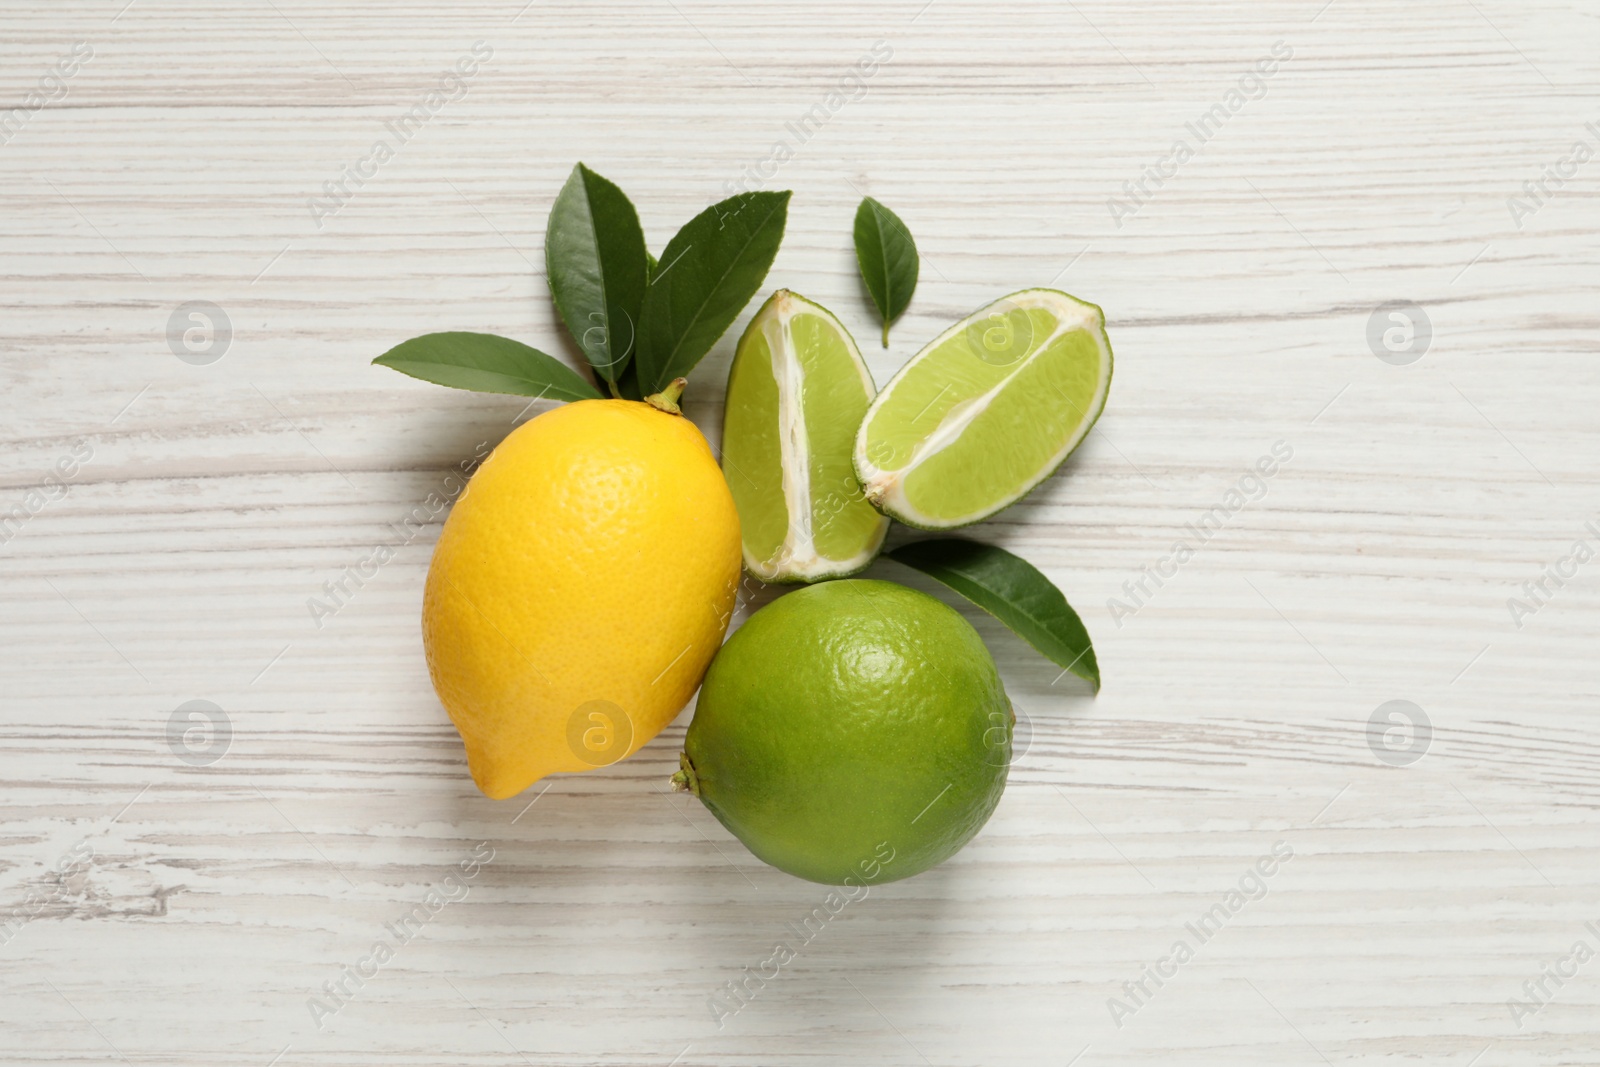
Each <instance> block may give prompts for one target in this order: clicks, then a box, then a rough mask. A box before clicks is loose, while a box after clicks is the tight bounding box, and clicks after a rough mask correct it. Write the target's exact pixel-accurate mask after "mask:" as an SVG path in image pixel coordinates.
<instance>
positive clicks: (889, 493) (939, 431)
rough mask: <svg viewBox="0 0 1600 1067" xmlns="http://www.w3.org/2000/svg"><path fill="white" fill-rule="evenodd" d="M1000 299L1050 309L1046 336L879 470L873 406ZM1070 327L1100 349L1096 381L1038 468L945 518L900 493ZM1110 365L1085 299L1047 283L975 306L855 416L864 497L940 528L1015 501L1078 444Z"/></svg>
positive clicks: (1094, 311) (1097, 319) (1100, 323)
mask: <svg viewBox="0 0 1600 1067" xmlns="http://www.w3.org/2000/svg"><path fill="white" fill-rule="evenodd" d="M1001 304H1009V305H1011V306H1012V307H1015V308H1020V309H1024V310H1026V309H1030V308H1043V309H1045V310H1047V311H1049V312H1051V313H1052V314H1053V315H1055V317H1056V327H1055V330H1054V331H1053V332H1051V334H1050V336H1048V337H1046V338H1045V339H1044V340H1043V341H1041V342H1039V343H1038V344H1036V345H1034V347H1033V350H1032V351H1030V352H1029V353H1028V355H1027V358H1025V359H1023V360H1021V361H1020V362H1018V363H1017V364H1016V366H1015V367H1013V368H1012V369H1011V372H1010V373H1009V374H1007V375H1006V376H1005V377H1004V378H1002V379H1000V381H999V382H998V383H996V384H995V385H994V386H993V387H992V388H991V389H989V390H988V391H987V392H985V393H983V394H982V395H980V396H976V397H972V398H970V399H968V400H964V401H962V402H960V403H958V404H956V405H955V406H954V407H952V408H951V409H950V410H949V411H948V412H946V413H945V415H944V418H943V419H941V420H940V422H939V425H938V426H936V427H934V429H933V432H932V433H930V434H928V436H927V437H925V438H923V439H922V440H921V441H920V442H918V443H917V445H916V447H915V448H914V449H913V450H912V453H911V456H910V458H909V459H907V461H906V462H905V464H904V465H903V466H900V467H897V468H895V469H893V470H885V469H884V468H882V467H879V466H878V465H877V464H876V463H874V462H872V460H871V459H870V458H869V457H868V456H867V427H868V426H869V425H871V423H872V420H873V419H874V418H875V417H876V416H877V414H878V410H879V409H880V408H881V407H882V406H883V405H884V404H886V403H888V402H889V399H890V397H892V396H893V395H894V391H895V387H896V386H897V385H898V384H899V383H900V381H901V380H902V379H903V378H904V377H905V375H906V372H907V371H908V370H910V368H911V367H913V366H914V365H915V364H917V363H918V362H919V361H920V360H921V359H922V358H923V357H924V356H926V355H928V354H929V353H931V352H933V351H935V350H936V349H938V348H939V346H940V345H943V344H944V343H945V342H946V341H948V340H950V338H952V337H954V336H955V335H956V334H957V333H959V332H961V331H963V330H965V329H966V328H967V327H968V325H969V324H970V323H972V322H973V321H974V320H976V319H977V318H979V317H980V316H982V315H984V314H985V313H986V312H988V311H989V310H990V309H991V308H994V307H997V306H999V305H1001ZM1073 330H1085V331H1087V332H1088V333H1089V334H1090V336H1092V337H1093V338H1094V341H1095V348H1096V349H1097V350H1098V351H1099V353H1100V381H1099V384H1098V386H1097V387H1096V389H1095V394H1094V396H1093V397H1092V398H1091V399H1090V402H1089V407H1088V410H1087V411H1086V412H1084V413H1083V414H1084V417H1083V419H1082V420H1081V421H1080V422H1079V424H1078V427H1077V429H1076V431H1075V432H1073V433H1072V434H1070V435H1069V436H1068V437H1067V439H1066V441H1065V442H1063V444H1062V446H1061V448H1060V449H1058V450H1057V451H1056V452H1055V454H1054V455H1052V456H1051V457H1050V459H1049V460H1048V461H1046V462H1045V463H1044V464H1043V466H1041V467H1040V469H1039V470H1038V471H1036V472H1035V473H1034V474H1033V475H1032V476H1030V477H1029V478H1028V479H1027V480H1026V481H1025V482H1024V484H1023V485H1021V486H1020V487H1019V488H1018V489H1017V491H1016V492H1015V493H1013V494H1011V495H1010V496H1008V497H1006V498H1005V499H1004V500H1002V501H1000V502H999V503H997V504H995V505H992V506H989V507H985V508H984V509H983V510H982V511H978V512H974V513H972V514H970V515H963V516H959V517H957V518H954V519H950V518H935V517H933V516H930V515H926V514H924V513H922V512H920V511H918V510H917V509H916V508H915V507H913V506H912V504H911V502H910V501H909V500H908V499H907V498H906V493H905V481H906V478H907V477H908V476H909V475H910V473H911V472H912V471H914V470H916V469H917V468H918V467H920V466H921V465H922V464H923V463H925V462H927V460H928V459H929V458H931V457H932V456H934V455H937V454H938V453H940V452H942V451H944V450H945V449H946V448H948V447H949V446H950V445H951V444H953V443H954V442H955V441H956V440H958V439H959V438H960V437H961V435H962V433H963V432H965V431H966V429H967V428H968V427H969V426H971V425H972V423H973V421H974V420H976V419H977V418H978V416H979V415H982V414H983V413H984V412H985V411H986V410H988V408H989V405H990V404H991V403H993V401H994V398H995V397H997V396H999V395H1000V393H1001V392H1003V391H1004V390H1005V389H1006V388H1007V387H1009V386H1010V385H1011V384H1012V382H1014V381H1015V380H1016V378H1017V375H1019V374H1020V373H1021V372H1022V370H1023V368H1025V367H1027V366H1028V365H1029V364H1030V363H1032V362H1033V361H1034V360H1035V359H1037V358H1038V357H1039V356H1040V354H1042V353H1043V352H1045V351H1046V350H1047V349H1048V348H1049V347H1050V345H1051V344H1053V343H1054V342H1055V341H1056V339H1057V338H1059V337H1061V336H1062V335H1064V334H1066V333H1070V332H1071V331H1073ZM1110 366H1111V349H1110V347H1109V346H1108V345H1107V343H1106V338H1105V322H1104V319H1103V317H1102V316H1101V314H1100V310H1099V309H1098V308H1096V307H1095V306H1094V305H1092V304H1086V303H1084V302H1082V301H1080V300H1076V299H1074V298H1073V297H1070V296H1068V295H1067V294H1066V293H1061V292H1057V291H1055V290H1052V289H1027V290H1023V291H1022V292H1020V293H1012V294H1011V295H1010V296H1007V297H1002V298H1001V299H999V300H996V301H995V302H994V303H992V304H988V305H985V306H984V307H982V308H979V309H978V310H977V311H975V312H973V313H972V314H971V315H968V316H967V317H966V318H964V319H962V320H961V321H960V322H957V323H956V324H955V325H954V326H951V327H950V328H949V329H948V330H946V331H944V333H942V334H940V335H939V336H938V337H935V338H934V339H933V340H932V341H930V342H928V344H926V345H924V346H923V348H922V351H920V352H918V353H917V354H916V355H915V356H913V357H911V359H910V361H909V362H907V363H906V365H905V366H904V367H902V368H901V369H900V371H899V372H898V373H897V374H896V375H895V376H894V377H893V378H891V379H890V380H889V384H888V385H886V386H884V387H883V391H882V392H881V393H879V394H878V396H877V398H876V399H874V400H873V402H872V404H871V405H869V406H868V408H867V413H866V415H865V417H863V418H862V420H861V430H860V432H859V433H857V435H856V445H855V456H854V458H855V467H856V473H857V474H858V475H859V476H860V478H861V485H862V488H863V490H864V492H865V493H866V497H867V499H868V500H870V501H871V502H872V503H873V504H874V505H875V506H876V507H877V508H879V509H880V510H881V511H884V512H886V513H887V514H890V515H893V516H894V517H895V518H897V519H900V520H901V521H902V522H905V523H908V524H910V525H913V526H918V527H922V528H925V529H942V528H949V527H954V526H962V525H965V524H967V523H969V522H976V521H977V520H979V519H981V518H984V517H985V516H988V515H992V514H994V513H995V512H997V511H999V510H1000V509H1002V508H1004V507H1006V506H1008V505H1010V504H1012V503H1015V502H1016V501H1017V500H1020V499H1021V498H1022V497H1024V496H1026V495H1027V494H1028V492H1029V491H1030V490H1031V489H1033V487H1034V486H1036V485H1038V484H1039V483H1040V482H1041V481H1043V480H1044V479H1045V478H1046V477H1048V476H1049V474H1050V472H1051V471H1053V470H1055V469H1056V467H1057V466H1059V465H1060V463H1061V461H1062V460H1064V459H1066V458H1067V456H1068V455H1069V454H1070V453H1071V452H1072V450H1073V449H1075V448H1077V447H1078V445H1079V443H1081V442H1082V440H1083V438H1084V437H1085V436H1086V435H1087V434H1088V433H1089V431H1090V429H1092V428H1093V426H1094V421H1095V419H1096V418H1097V417H1098V416H1099V414H1100V411H1101V409H1102V408H1103V407H1104V406H1105V401H1106V392H1107V390H1108V389H1109V387H1110V384H1111V375H1110V373H1109V370H1110Z"/></svg>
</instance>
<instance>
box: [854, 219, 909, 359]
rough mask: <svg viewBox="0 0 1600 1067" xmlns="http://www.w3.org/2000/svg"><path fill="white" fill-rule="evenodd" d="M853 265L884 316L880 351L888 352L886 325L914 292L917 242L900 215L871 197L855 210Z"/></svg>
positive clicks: (898, 315)
mask: <svg viewBox="0 0 1600 1067" xmlns="http://www.w3.org/2000/svg"><path fill="white" fill-rule="evenodd" d="M856 263H858V264H859V265H860V267H861V280H862V281H863V282H865V283H866V285H867V295H868V296H870V297H872V302H873V303H874V304H876V305H878V314H879V315H881V316H883V347H884V348H888V347H889V324H890V323H891V322H893V321H894V320H895V319H898V318H899V317H900V315H901V313H902V312H904V311H905V309H906V307H907V305H909V304H910V303H911V294H912V293H914V292H916V290H917V270H918V259H917V242H915V241H913V240H912V239H911V231H910V230H908V229H906V224H905V223H903V222H901V221H900V216H899V215H896V214H895V213H894V212H892V211H890V210H889V209H888V208H886V207H884V206H883V205H882V204H880V203H878V202H877V201H876V200H874V199H872V197H870V196H869V197H867V198H866V199H864V200H862V201H861V206H860V207H858V208H856Z"/></svg>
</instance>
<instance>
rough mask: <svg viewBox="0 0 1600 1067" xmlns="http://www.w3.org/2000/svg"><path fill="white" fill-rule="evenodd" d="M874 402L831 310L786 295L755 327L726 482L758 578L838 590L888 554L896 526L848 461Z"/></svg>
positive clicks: (741, 364) (739, 363)
mask: <svg viewBox="0 0 1600 1067" xmlns="http://www.w3.org/2000/svg"><path fill="white" fill-rule="evenodd" d="M872 394H873V384H872V375H871V374H870V373H868V371H867V365H866V363H864V362H863V361H862V359H861V351H860V349H858V348H856V343H855V341H854V340H853V339H852V338H851V336H850V333H849V331H848V330H846V329H845V328H844V325H843V324H842V323H840V322H839V320H838V319H836V318H834V317H833V314H832V312H830V311H828V309H827V308H824V307H822V306H821V305H820V304H814V303H812V302H811V301H809V300H807V299H806V298H805V297H803V296H800V295H799V294H798V293H791V292H789V291H788V290H787V289H779V290H778V291H777V292H776V293H773V294H772V297H771V299H769V300H768V301H767V302H766V303H765V304H763V305H761V310H760V311H758V312H756V315H755V318H753V319H751V320H750V325H749V326H748V327H746V328H745V331H744V336H743V337H741V338H739V348H738V351H737V352H736V353H735V354H734V357H733V367H732V369H731V370H730V371H729V372H728V396H727V408H726V410H725V411H724V414H723V421H722V471H723V474H725V475H726V476H727V479H728V487H729V488H730V489H731V490H733V502H734V504H735V505H736V506H737V507H738V509H739V526H740V529H741V531H742V533H743V538H744V565H745V567H747V568H748V569H749V571H750V573H751V574H753V575H755V576H756V577H757V578H760V579H761V580H762V581H765V582H815V581H818V580H820V579H823V578H838V577H841V576H843V575H846V574H854V573H855V572H856V571H859V570H861V569H862V568H863V567H865V566H866V565H867V564H869V563H871V562H872V559H873V557H874V556H876V555H877V554H878V549H879V548H881V547H882V545H883V536H884V534H885V533H887V532H888V530H889V520H888V519H886V518H884V517H883V516H882V515H880V514H878V512H877V511H876V510H875V509H874V508H873V507H872V505H871V504H869V503H867V501H866V498H865V497H864V496H863V495H862V493H861V485H860V483H858V482H857V481H856V475H855V470H854V469H853V467H852V465H851V459H850V452H851V449H852V448H854V446H855V439H856V429H857V428H858V427H859V426H860V425H861V416H862V415H863V414H865V413H866V410H867V405H868V404H869V403H871V402H872Z"/></svg>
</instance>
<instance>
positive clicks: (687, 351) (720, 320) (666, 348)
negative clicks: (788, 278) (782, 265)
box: [636, 192, 789, 394]
mask: <svg viewBox="0 0 1600 1067" xmlns="http://www.w3.org/2000/svg"><path fill="white" fill-rule="evenodd" d="M788 213H789V194H788V193H787V192H782V193H766V192H762V193H740V194H738V195H737V196H730V197H729V198H728V199H726V200H724V201H722V202H721V203H718V204H712V205H711V206H710V207H708V208H706V209H705V210H704V211H702V212H700V214H698V215H696V216H695V217H694V218H692V219H690V220H689V221H688V222H687V223H686V224H685V225H684V227H683V229H681V230H679V231H678V233H677V235H676V236H675V237H673V238H672V240H671V241H669V242H667V247H666V248H665V249H664V250H663V251H662V253H661V265H660V266H659V267H657V268H656V269H655V270H653V271H652V272H651V276H650V285H649V288H647V289H646V290H645V294H644V317H643V319H642V321H641V322H640V324H639V354H638V356H637V357H636V362H637V364H638V371H639V388H640V389H641V390H642V391H643V392H644V393H646V394H650V393H656V392H659V391H660V390H661V389H662V388H663V387H664V386H665V385H666V384H667V383H668V382H670V381H672V379H674V378H678V377H682V376H684V375H687V374H688V373H689V371H690V370H692V369H693V368H694V365H695V364H696V363H699V362H700V359H701V357H702V356H704V355H705V354H706V353H707V352H709V351H710V350H711V346H712V345H714V344H716V343H717V338H719V337H721V336H722V335H723V333H724V332H726V330H727V329H728V327H729V326H731V325H733V320H734V319H736V318H738V317H739V312H741V311H743V310H744V306H745V305H746V304H748V303H749V302H750V298H751V297H752V296H754V295H755V294H756V290H757V289H760V288H761V283H762V281H763V280H765V278H766V276H767V269H768V268H769V267H771V266H772V260H773V258H774V257H775V256H777V254H778V245H779V244H781V243H782V241H783V226H784V223H785V221H787V218H788Z"/></svg>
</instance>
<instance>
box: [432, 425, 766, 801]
mask: <svg viewBox="0 0 1600 1067" xmlns="http://www.w3.org/2000/svg"><path fill="white" fill-rule="evenodd" d="M656 399H658V400H659V399H660V398H656ZM664 406H665V407H667V408H672V409H673V410H672V411H667V410H661V409H658V408H657V407H654V406H652V405H651V404H650V403H644V402H639V401H633V400H580V401H578V402H576V403H572V404H567V405H565V406H563V407H559V408H556V409H555V410H553V411H549V412H546V413H545V414H543V415H540V416H539V417H538V418H535V419H533V420H531V421H529V422H527V423H525V424H524V425H522V426H520V427H518V428H517V429H516V430H515V431H514V432H513V433H512V434H511V435H510V436H509V437H507V438H506V439H505V440H504V441H502V442H501V443H500V445H499V447H497V448H496V449H495V450H494V451H493V452H492V453H491V454H490V456H489V458H488V459H487V460H485V461H484V463H483V466H482V467H480V468H479V469H478V471H477V473H475V474H474V475H473V476H472V480H471V481H470V482H469V483H468V485H467V488H466V490H465V492H463V493H462V495H461V498H460V500H458V501H457V503H456V505H455V508H454V509H453V510H452V511H451V513H450V517H449V519H448V520H447V521H446V522H445V525H444V531H443V533H442V534H440V537H439V544H438V546H437V547H436V548H435V549H434V553H433V563H432V565H431V566H430V567H429V569H428V584H427V589H426V592H425V594H424V597H423V607H422V638H423V643H424V645H425V646H426V648H427V654H428V671H429V673H430V674H431V675H432V676H433V686H434V689H435V690H436V691H437V692H438V694H439V699H440V701H442V702H443V704H444V706H445V709H446V710H447V711H449V713H450V718H451V719H452V720H453V721H454V722H455V724H456V729H457V730H459V731H460V733H461V740H462V741H463V742H464V743H465V745H466V750H467V765H468V767H469V768H470V769H471V771H472V778H473V780H474V781H475V782H477V784H478V788H479V789H481V790H483V792H484V793H485V794H486V795H487V796H490V797H494V798H496V799H499V798H502V797H509V796H513V795H514V794H516V793H519V792H521V791H522V790H524V789H526V788H527V787H528V786H529V785H530V784H531V783H533V782H535V781H537V780H538V779H540V778H542V777H544V776H545V775H547V774H550V773H553V772H556V771H585V770H590V769H592V768H594V767H600V766H605V765H607V764H610V763H614V762H616V761H617V760H619V759H622V758H624V757H626V756H628V755H631V754H632V753H633V752H634V751H636V750H637V749H638V748H639V747H640V746H642V745H644V744H645V743H646V742H647V741H649V740H650V739H651V738H652V737H654V736H655V735H656V734H657V733H659V732H660V730H661V728H662V727H664V726H666V725H667V723H669V722H671V721H672V719H673V718H674V717H675V716H676V715H677V714H678V712H679V711H680V710H682V708H683V706H684V705H685V704H686V703H688V700H689V697H691V696H692V695H693V694H694V691H695V689H696V687H698V686H699V685H700V679H701V677H702V676H703V675H704V674H705V672H706V667H707V665H709V664H710V662H711V657H712V656H713V655H715V653H716V651H717V649H718V647H719V646H720V645H721V643H722V637H723V634H724V633H725V632H726V630H727V626H728V619H729V617H730V616H731V615H732V613H733V606H734V596H735V594H736V592H737V587H738V581H739V562H740V542H739V517H738V513H737V512H736V511H735V510H734V505H733V497H732V495H731V494H730V493H729V492H728V485H727V482H725V481H724V480H723V476H722V472H721V471H720V470H719V469H718V467H717V461H716V459H715V457H714V456H713V455H712V453H711V448H710V446H709V445H707V444H706V440H705V438H704V437H702V436H701V435H700V431H699V430H698V429H696V428H695V426H694V424H693V423H691V422H690V421H689V420H688V419H686V418H684V417H683V416H681V415H679V414H676V413H675V411H676V408H675V405H673V404H672V401H671V400H670V399H669V400H666V402H665V404H664Z"/></svg>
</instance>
